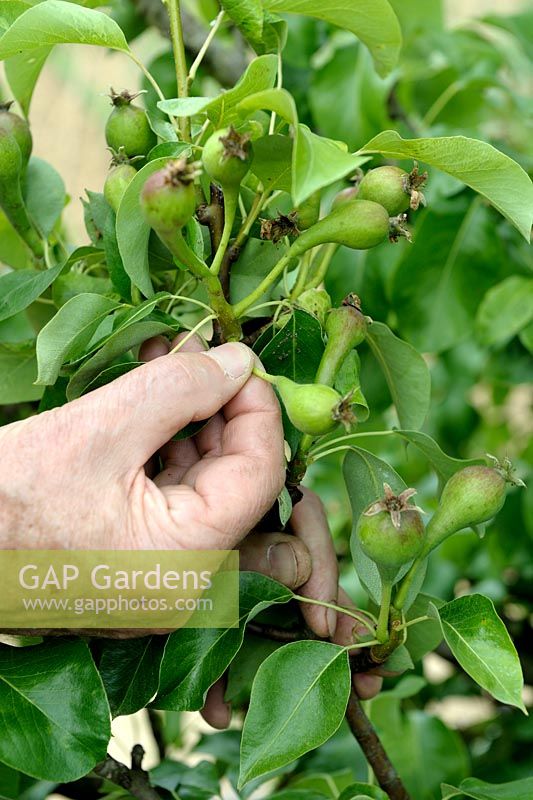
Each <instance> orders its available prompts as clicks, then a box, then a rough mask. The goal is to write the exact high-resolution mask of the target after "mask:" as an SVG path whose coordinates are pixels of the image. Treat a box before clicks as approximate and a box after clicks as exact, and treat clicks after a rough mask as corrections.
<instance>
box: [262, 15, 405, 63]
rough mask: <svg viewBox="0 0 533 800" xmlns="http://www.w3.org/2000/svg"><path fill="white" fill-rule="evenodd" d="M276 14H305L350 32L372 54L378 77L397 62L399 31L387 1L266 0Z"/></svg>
mask: <svg viewBox="0 0 533 800" xmlns="http://www.w3.org/2000/svg"><path fill="white" fill-rule="evenodd" d="M265 7H266V8H268V9H269V10H270V11H273V12H275V13H283V12H287V13H291V14H304V15H305V16H308V17H315V18H316V19H321V20H324V21H325V22H329V23H330V24H331V25H336V26H337V27H339V28H343V29H344V30H347V31H351V32H352V33H354V34H355V35H356V36H357V38H358V39H360V40H361V41H362V42H363V44H365V45H366V46H367V47H368V49H369V50H370V52H371V54H372V58H373V59H374V63H375V65H376V69H377V71H378V72H379V74H380V75H386V74H387V73H389V72H390V71H391V70H392V69H394V67H395V66H396V64H397V62H398V57H399V55H400V48H401V46H402V32H401V29H400V24H399V22H398V19H397V17H396V14H395V13H394V11H393V10H392V8H391V6H390V4H389V3H388V2H387V0H332V2H329V3H327V4H326V3H324V2H323V1H322V0H265Z"/></svg>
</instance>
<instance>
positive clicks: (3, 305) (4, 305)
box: [0, 264, 65, 321]
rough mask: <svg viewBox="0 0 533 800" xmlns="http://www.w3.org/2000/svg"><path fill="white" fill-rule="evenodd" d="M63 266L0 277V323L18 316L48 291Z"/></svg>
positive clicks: (23, 271) (12, 273) (25, 270)
mask: <svg viewBox="0 0 533 800" xmlns="http://www.w3.org/2000/svg"><path fill="white" fill-rule="evenodd" d="M64 267H65V265H64V264H58V265H57V266H56V267H52V268H51V269H47V270H35V269H24V270H18V271H16V272H8V273H7V274H6V275H2V276H1V277H0V321H1V320H3V319H8V317H13V316H14V315H15V314H18V312H19V311H22V310H23V309H25V308H27V307H28V306H29V305H30V304H31V303H33V301H34V300H36V299H37V297H40V295H42V293H43V292H44V291H45V290H46V289H48V287H49V286H50V284H51V283H52V282H53V281H54V280H55V279H56V278H57V276H58V275H59V273H60V272H61V270H62V269H63V268H64Z"/></svg>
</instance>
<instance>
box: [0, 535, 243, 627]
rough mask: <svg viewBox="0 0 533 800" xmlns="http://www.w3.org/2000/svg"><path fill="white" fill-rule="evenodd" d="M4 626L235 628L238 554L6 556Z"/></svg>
mask: <svg viewBox="0 0 533 800" xmlns="http://www.w3.org/2000/svg"><path fill="white" fill-rule="evenodd" d="M0 575H1V581H2V585H1V590H0V628H17V629H20V628H34V629H36V628H39V629H42V628H100V629H101V628H130V629H133V628H142V629H157V630H161V629H174V628H183V627H188V628H232V627H236V626H237V625H238V617H239V555H238V553H237V552H236V551H234V550H195V551H191V550H161V551H160V550H110V551H97V550H0Z"/></svg>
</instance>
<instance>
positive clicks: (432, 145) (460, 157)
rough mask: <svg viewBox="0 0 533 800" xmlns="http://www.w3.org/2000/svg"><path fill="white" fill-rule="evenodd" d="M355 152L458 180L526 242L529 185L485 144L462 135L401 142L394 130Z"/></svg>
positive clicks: (532, 200)
mask: <svg viewBox="0 0 533 800" xmlns="http://www.w3.org/2000/svg"><path fill="white" fill-rule="evenodd" d="M359 152H361V153H381V154H382V155H384V156H385V157H386V158H414V159H417V160H418V161H421V162H422V163H423V164H427V165H428V166H431V167H437V169H440V170H442V171H443V172H446V173H447V174H448V175H451V176H452V177H454V178H458V179H459V180H460V181H463V183H465V184H466V185H467V186H470V188H471V189H474V191H475V192H478V193H479V194H481V195H482V196H483V197H485V198H486V199H487V200H488V201H489V202H490V203H492V205H493V206H494V207H495V208H497V209H498V211H499V212H500V213H501V214H503V216H504V217H506V218H507V219H508V220H509V222H511V224H512V225H514V226H515V227H516V228H517V230H519V231H520V233H521V234H522V236H523V237H524V238H525V239H526V240H527V241H528V242H529V240H530V236H531V226H532V224H533V183H532V182H531V179H530V178H529V176H528V175H527V173H526V172H525V171H524V170H523V169H522V167H521V166H519V164H517V163H516V161H513V159H512V158H509V156H507V155H505V154H504V153H501V152H500V151H499V150H496V148H495V147H493V146H492V145H490V144H487V142H480V141H479V140H478V139H468V138H467V137H466V136H443V137H436V138H434V139H402V137H401V136H400V135H399V134H398V133H396V131H384V132H383V133H380V134H378V135H377V136H375V137H374V138H373V139H372V140H371V141H370V142H368V144H366V145H365V146H364V147H362V148H361V150H360V151H359Z"/></svg>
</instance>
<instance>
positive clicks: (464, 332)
mask: <svg viewBox="0 0 533 800" xmlns="http://www.w3.org/2000/svg"><path fill="white" fill-rule="evenodd" d="M491 217H492V215H491V214H489V213H488V209H486V208H484V207H483V205H482V203H481V202H480V198H474V200H473V201H472V202H471V203H470V207H469V208H468V210H467V211H466V213H465V212H464V211H463V210H462V209H461V210H459V211H458V212H457V211H456V212H454V213H447V214H442V213H439V212H438V211H436V210H433V209H430V210H429V211H427V212H424V213H423V215H421V217H420V221H419V223H418V224H417V227H416V229H415V239H414V243H413V244H412V245H410V246H409V247H408V248H407V249H406V250H405V253H404V256H403V258H402V259H401V261H400V262H399V264H398V267H397V269H396V270H395V272H394V274H393V277H392V286H391V296H392V301H393V306H394V310H395V312H396V314H397V316H398V328H399V330H400V333H401V335H402V336H405V338H407V339H408V340H409V341H410V342H411V343H412V344H413V345H414V346H415V347H418V348H423V349H424V351H425V352H436V353H440V352H442V351H444V350H447V349H449V348H450V347H453V346H454V345H455V344H457V343H458V342H460V341H462V340H463V339H465V338H467V337H468V336H469V335H470V334H471V332H472V329H473V322H474V316H475V312H476V309H477V307H478V305H479V302H480V300H481V298H482V297H483V294H484V292H485V291H486V290H487V289H489V287H490V286H491V285H492V284H493V283H494V282H495V280H497V279H498V275H499V272H498V268H499V263H501V262H502V261H503V260H504V259H505V258H506V256H505V252H504V250H503V247H502V244H501V243H500V242H499V241H498V239H497V237H495V233H494V220H493V219H492V218H491Z"/></svg>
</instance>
